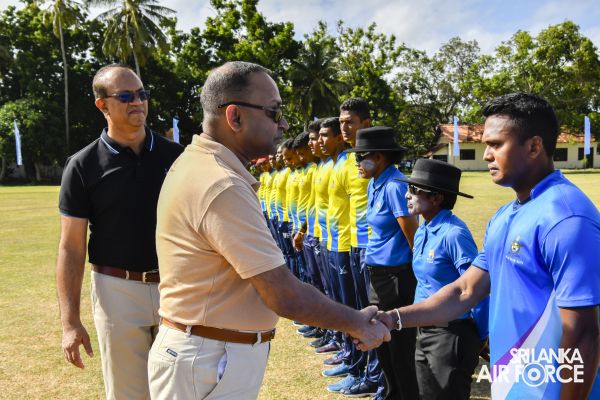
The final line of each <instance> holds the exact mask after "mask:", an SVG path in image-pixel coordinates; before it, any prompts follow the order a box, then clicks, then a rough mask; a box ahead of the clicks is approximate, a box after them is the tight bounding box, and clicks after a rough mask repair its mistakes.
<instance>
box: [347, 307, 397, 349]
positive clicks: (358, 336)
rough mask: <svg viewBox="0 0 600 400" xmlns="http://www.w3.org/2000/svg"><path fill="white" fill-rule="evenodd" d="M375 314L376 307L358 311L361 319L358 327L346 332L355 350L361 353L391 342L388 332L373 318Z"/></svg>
mask: <svg viewBox="0 0 600 400" xmlns="http://www.w3.org/2000/svg"><path fill="white" fill-rule="evenodd" d="M377 312H378V309H377V307H376V306H369V307H366V308H363V309H362V310H360V313H361V314H362V316H363V318H361V321H360V324H359V326H357V327H356V329H353V330H352V331H350V332H348V333H349V334H350V336H352V338H353V341H354V344H356V348H357V349H359V350H361V351H368V350H371V349H374V348H376V347H379V346H380V345H381V344H382V343H383V342H389V341H390V340H391V335H390V330H389V329H388V328H387V327H386V326H385V325H384V324H383V323H381V322H380V321H379V320H377V319H376V318H375V317H376V316H377Z"/></svg>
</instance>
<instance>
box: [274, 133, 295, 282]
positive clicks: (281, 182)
mask: <svg viewBox="0 0 600 400" xmlns="http://www.w3.org/2000/svg"><path fill="white" fill-rule="evenodd" d="M284 144H285V142H284V143H282V144H281V145H280V146H279V148H278V149H277V158H278V162H279V164H280V167H281V168H280V170H279V172H278V173H277V175H275V177H273V184H272V188H271V190H272V191H274V192H275V210H276V213H277V233H278V235H279V242H280V246H279V247H280V248H281V251H282V252H283V258H284V259H285V263H286V265H287V266H288V268H289V269H290V271H293V270H294V269H293V268H295V265H294V264H293V263H294V261H293V260H292V258H293V257H290V255H292V254H293V250H292V242H291V239H290V234H289V231H290V228H289V225H290V218H289V216H288V210H287V192H286V188H287V181H288V178H289V176H290V172H291V171H290V168H289V167H288V166H286V165H285V162H284V160H283V145H284Z"/></svg>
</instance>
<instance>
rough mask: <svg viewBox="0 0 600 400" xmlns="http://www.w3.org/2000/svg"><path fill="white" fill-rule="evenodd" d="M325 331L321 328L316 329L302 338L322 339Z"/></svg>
mask: <svg viewBox="0 0 600 400" xmlns="http://www.w3.org/2000/svg"><path fill="white" fill-rule="evenodd" d="M324 334H325V333H324V331H323V329H321V328H314V329H313V330H310V331H308V332H305V333H304V334H303V335H302V336H304V337H305V338H319V339H320V338H321V337H322V336H323V335H324Z"/></svg>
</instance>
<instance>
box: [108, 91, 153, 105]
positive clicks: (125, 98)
mask: <svg viewBox="0 0 600 400" xmlns="http://www.w3.org/2000/svg"><path fill="white" fill-rule="evenodd" d="M106 97H114V98H116V99H117V100H119V101H120V102H121V103H133V102H134V101H135V99H136V98H139V99H140V101H147V100H148V99H149V98H150V91H149V90H145V89H141V90H138V91H137V92H119V93H113V94H109V95H106V96H105V98H106Z"/></svg>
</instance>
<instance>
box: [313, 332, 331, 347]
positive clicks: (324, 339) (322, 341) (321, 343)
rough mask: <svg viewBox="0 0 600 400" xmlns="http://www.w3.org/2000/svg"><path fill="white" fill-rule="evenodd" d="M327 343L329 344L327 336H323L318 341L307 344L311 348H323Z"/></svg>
mask: <svg viewBox="0 0 600 400" xmlns="http://www.w3.org/2000/svg"><path fill="white" fill-rule="evenodd" d="M327 343H329V338H328V337H327V335H323V336H321V337H320V338H318V339H315V340H313V341H312V342H310V343H309V345H310V346H311V347H317V348H318V347H321V346H325V345H326V344H327Z"/></svg>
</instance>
